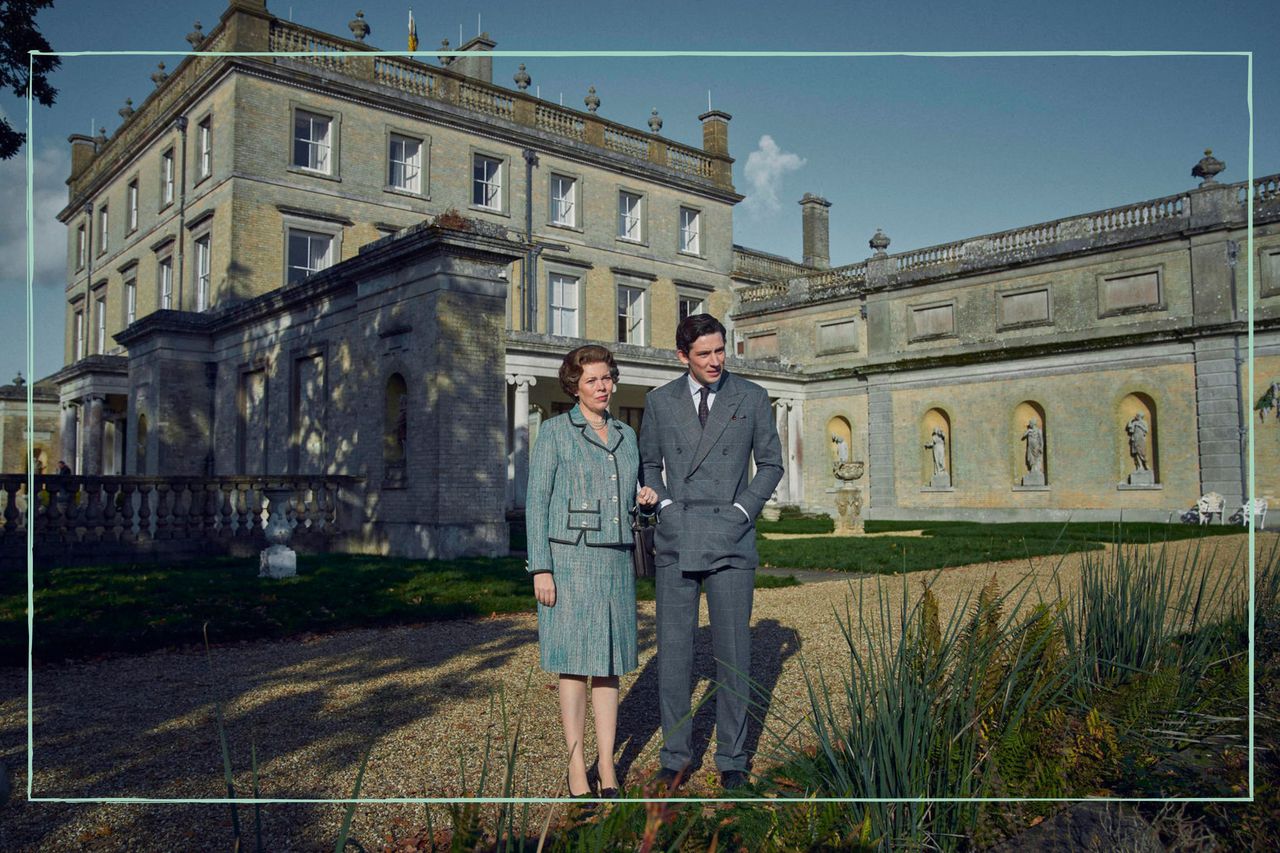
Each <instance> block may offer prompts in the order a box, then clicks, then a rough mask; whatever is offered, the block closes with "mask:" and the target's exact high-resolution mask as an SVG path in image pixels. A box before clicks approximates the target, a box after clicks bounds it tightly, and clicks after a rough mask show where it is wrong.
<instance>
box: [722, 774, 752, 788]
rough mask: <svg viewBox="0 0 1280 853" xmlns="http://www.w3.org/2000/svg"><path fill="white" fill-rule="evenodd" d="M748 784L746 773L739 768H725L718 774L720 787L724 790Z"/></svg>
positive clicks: (744, 786) (743, 786)
mask: <svg viewBox="0 0 1280 853" xmlns="http://www.w3.org/2000/svg"><path fill="white" fill-rule="evenodd" d="M750 784H751V782H750V780H749V779H748V778H747V774H746V773H745V772H743V771H741V770H726V771H724V772H723V773H721V774H720V787H721V788H724V790H725V791H726V792H729V791H735V790H737V789H739V788H746V787H747V786H748V785H750Z"/></svg>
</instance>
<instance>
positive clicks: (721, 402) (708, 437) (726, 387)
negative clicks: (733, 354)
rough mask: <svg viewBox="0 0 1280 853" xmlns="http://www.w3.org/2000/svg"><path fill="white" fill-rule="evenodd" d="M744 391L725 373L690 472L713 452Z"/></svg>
mask: <svg viewBox="0 0 1280 853" xmlns="http://www.w3.org/2000/svg"><path fill="white" fill-rule="evenodd" d="M742 393H743V392H742V391H740V390H739V389H738V387H737V383H736V382H734V381H733V379H731V378H730V375H729V374H725V381H724V384H723V385H721V386H720V390H719V391H718V392H717V393H716V402H715V405H714V406H712V407H711V412H710V414H709V415H708V416H707V426H706V428H705V429H703V430H702V438H701V440H700V441H699V442H698V449H697V450H695V451H694V452H693V464H692V465H691V466H690V467H689V472H690V473H693V472H694V471H695V470H697V468H698V466H699V465H701V464H702V460H703V459H706V458H707V454H708V453H710V452H711V448H713V447H715V445H716V442H717V441H719V440H720V435H721V434H722V433H723V432H724V428H725V427H726V426H728V425H729V421H730V419H732V418H733V416H734V414H736V413H737V411H738V404H739V403H741V402H742ZM693 422H694V423H695V424H697V422H698V417H697V415H696V414H695V415H694V418H693Z"/></svg>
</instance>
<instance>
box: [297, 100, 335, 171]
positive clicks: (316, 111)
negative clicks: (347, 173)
mask: <svg viewBox="0 0 1280 853" xmlns="http://www.w3.org/2000/svg"><path fill="white" fill-rule="evenodd" d="M300 113H302V114H305V115H308V116H312V117H314V118H319V119H324V120H325V121H327V122H328V128H329V135H328V140H327V145H328V152H329V159H328V168H326V169H316V168H312V167H310V166H303V165H300V164H299V163H297V162H296V160H295V155H296V154H297V143H298V141H299V140H298V135H297V134H298V116H299V114H300ZM288 134H289V144H288V146H287V150H286V152H285V164H286V168H287V170H288V171H290V172H293V173H295V174H298V175H310V176H311V177H313V178H321V179H323V180H328V181H341V180H342V171H341V164H342V159H341V155H342V113H339V112H337V111H335V110H326V109H320V108H317V107H313V106H311V105H310V104H304V103H299V102H297V101H290V102H289V129H288ZM306 142H307V144H308V145H315V144H316V143H315V142H314V141H313V140H310V139H308V140H306Z"/></svg>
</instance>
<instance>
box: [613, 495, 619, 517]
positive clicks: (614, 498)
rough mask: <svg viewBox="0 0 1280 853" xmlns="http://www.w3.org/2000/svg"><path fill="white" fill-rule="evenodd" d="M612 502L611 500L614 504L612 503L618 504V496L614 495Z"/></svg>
mask: <svg viewBox="0 0 1280 853" xmlns="http://www.w3.org/2000/svg"><path fill="white" fill-rule="evenodd" d="M612 500H613V502H614V503H617V502H618V496H617V495H614V496H613V498H612ZM614 521H617V519H616V518H615V519H614Z"/></svg>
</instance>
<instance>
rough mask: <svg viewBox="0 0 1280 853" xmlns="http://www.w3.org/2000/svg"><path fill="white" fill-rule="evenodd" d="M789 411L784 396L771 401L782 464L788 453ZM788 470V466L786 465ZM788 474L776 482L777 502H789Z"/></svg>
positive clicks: (787, 402) (785, 462) (787, 401)
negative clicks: (780, 444) (780, 443)
mask: <svg viewBox="0 0 1280 853" xmlns="http://www.w3.org/2000/svg"><path fill="white" fill-rule="evenodd" d="M790 411H791V401H790V400H787V399H785V398H781V397H780V398H778V399H777V400H774V401H773V414H774V423H775V425H776V426H777V428H778V440H779V441H780V442H782V464H784V465H786V464H787V460H788V458H789V456H790V454H789V453H788V452H787V446H788V444H789V436H788V432H787V413H788V412H790ZM788 470H789V466H788ZM790 479H791V478H790V474H787V475H786V476H784V477H783V478H782V481H781V482H779V483H778V490H777V495H778V503H780V504H788V503H791V482H790Z"/></svg>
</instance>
